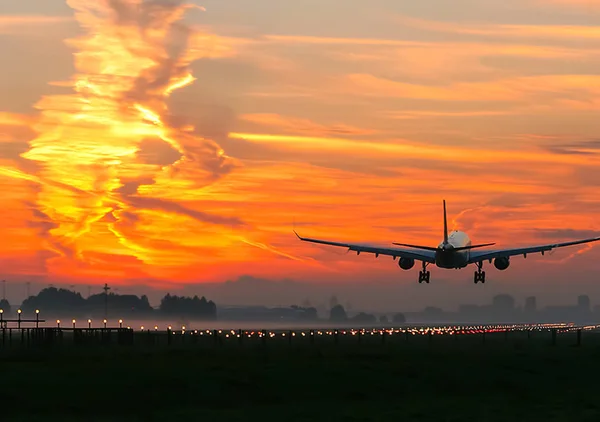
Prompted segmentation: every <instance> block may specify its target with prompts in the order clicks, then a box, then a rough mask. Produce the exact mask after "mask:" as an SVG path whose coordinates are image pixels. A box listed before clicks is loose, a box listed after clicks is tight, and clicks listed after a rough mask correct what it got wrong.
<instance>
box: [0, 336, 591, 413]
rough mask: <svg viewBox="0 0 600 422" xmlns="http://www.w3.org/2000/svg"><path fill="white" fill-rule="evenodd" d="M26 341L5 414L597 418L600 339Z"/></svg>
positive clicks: (15, 354)
mask: <svg viewBox="0 0 600 422" xmlns="http://www.w3.org/2000/svg"><path fill="white" fill-rule="evenodd" d="M550 343H551V337H550V334H549V333H535V335H534V336H532V338H531V339H528V338H527V335H526V334H525V333H510V335H509V337H508V338H505V336H504V334H503V333H497V334H493V335H488V336H487V337H486V341H485V343H484V342H483V341H482V338H481V336H475V335H474V336H464V337H459V338H452V337H450V336H440V337H437V338H432V339H429V338H427V337H426V336H423V337H421V336H417V337H413V338H409V339H408V341H407V340H406V339H405V338H404V337H400V336H398V338H389V339H386V342H385V343H382V342H381V340H380V339H376V338H375V339H368V338H364V339H363V341H362V342H361V343H360V344H359V343H358V342H357V341H356V338H349V339H340V341H339V343H338V344H334V343H333V341H331V340H327V341H321V342H317V343H316V344H314V345H311V344H309V343H297V344H292V345H291V346H290V345H289V344H288V342H287V341H285V340H273V341H269V342H268V343H267V344H266V345H262V343H261V342H259V341H258V340H257V341H255V342H253V343H250V342H247V343H245V344H243V345H241V346H240V344H239V343H238V342H236V341H232V342H229V343H225V344H223V345H220V346H216V345H214V344H212V343H210V344H204V345H191V344H185V345H181V344H178V345H172V346H170V347H168V346H166V345H161V346H153V347H144V346H142V345H134V346H127V347H118V346H104V347H101V346H94V347H91V346H78V347H77V346H68V347H67V346H65V347H62V348H54V349H53V350H41V349H28V350H23V351H19V350H18V349H16V348H13V349H11V350H10V351H5V352H4V353H3V354H2V356H1V359H0V368H1V370H0V385H1V386H2V387H1V390H0V393H1V396H0V400H1V403H2V409H1V413H0V420H1V421H80V420H86V421H138V420H139V421H150V420H160V421H188V420H190V421H191V420H212V421H214V420H223V421H254V420H257V421H258V420H260V421H279V420H282V421H286V422H288V421H342V420H343V421H388V420H389V421H502V422H505V421H509V420H516V421H544V422H546V421H588V420H589V421H598V420H600V402H599V400H598V393H599V392H600V389H599V388H598V387H597V385H598V384H597V383H598V381H599V380H600V334H595V333H592V332H585V333H584V337H583V343H582V345H581V346H580V347H575V346H574V345H575V343H576V337H575V334H561V335H559V336H558V342H557V344H556V345H555V346H552V345H551V344H550Z"/></svg>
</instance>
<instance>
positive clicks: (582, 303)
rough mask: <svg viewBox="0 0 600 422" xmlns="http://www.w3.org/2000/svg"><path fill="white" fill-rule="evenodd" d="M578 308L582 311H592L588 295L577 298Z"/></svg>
mask: <svg viewBox="0 0 600 422" xmlns="http://www.w3.org/2000/svg"><path fill="white" fill-rule="evenodd" d="M577 307H578V308H579V309H580V310H582V311H586V312H588V311H589V310H590V309H591V305H590V297H589V296H588V295H580V296H578V297H577Z"/></svg>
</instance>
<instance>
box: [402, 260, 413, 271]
mask: <svg viewBox="0 0 600 422" xmlns="http://www.w3.org/2000/svg"><path fill="white" fill-rule="evenodd" d="M398 265H399V266H400V268H402V269H403V270H410V269H411V268H412V267H414V266H415V260H414V259H412V258H400V259H399V260H398Z"/></svg>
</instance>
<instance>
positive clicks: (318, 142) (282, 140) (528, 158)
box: [229, 133, 600, 165]
mask: <svg viewBox="0 0 600 422" xmlns="http://www.w3.org/2000/svg"><path fill="white" fill-rule="evenodd" d="M229 136H230V137H231V138H234V139H244V140H247V141H251V142H257V143H265V144H271V145H276V146H281V147H282V148H284V149H287V148H293V149H299V150H308V151H311V150H312V151H315V152H317V151H318V152H321V153H322V152H323V151H325V150H327V151H329V152H336V153H339V154H348V155H356V156H363V157H364V156H372V157H381V156H388V155H389V154H393V155H396V156H398V157H404V158H424V159H427V160H431V161H449V162H464V163H469V162H472V161H473V157H477V161H478V162H485V163H501V162H510V163H514V162H516V161H520V162H538V163H564V164H575V165H596V164H597V163H599V162H600V157H589V158H588V157H586V158H582V157H579V156H577V155H570V154H563V155H559V154H552V153H548V152H546V151H535V150H533V149H521V150H514V149H510V150H501V149H497V148H495V149H480V148H461V147H452V146H448V147H440V146H433V145H424V144H420V143H415V142H412V143H411V142H408V141H403V142H402V141H394V140H391V141H390V140H388V141H381V140H379V141H371V142H369V141H359V140H348V139H342V138H331V137H316V136H291V135H276V134H258V133H230V135H229Z"/></svg>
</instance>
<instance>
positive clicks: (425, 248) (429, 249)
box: [392, 243, 495, 251]
mask: <svg viewBox="0 0 600 422" xmlns="http://www.w3.org/2000/svg"><path fill="white" fill-rule="evenodd" d="M392 244H393V245H397V246H406V247H408V248H415V249H423V250H426V251H437V250H438V248H432V247H431V246H420V245H409V244H406V243H392ZM492 245H495V243H486V244H483V245H471V246H461V247H459V248H452V250H453V251H465V250H467V249H475V248H483V247H484V246H492Z"/></svg>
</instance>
